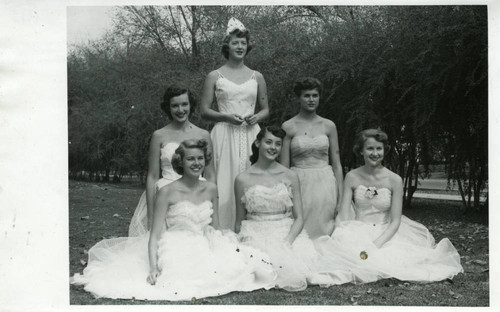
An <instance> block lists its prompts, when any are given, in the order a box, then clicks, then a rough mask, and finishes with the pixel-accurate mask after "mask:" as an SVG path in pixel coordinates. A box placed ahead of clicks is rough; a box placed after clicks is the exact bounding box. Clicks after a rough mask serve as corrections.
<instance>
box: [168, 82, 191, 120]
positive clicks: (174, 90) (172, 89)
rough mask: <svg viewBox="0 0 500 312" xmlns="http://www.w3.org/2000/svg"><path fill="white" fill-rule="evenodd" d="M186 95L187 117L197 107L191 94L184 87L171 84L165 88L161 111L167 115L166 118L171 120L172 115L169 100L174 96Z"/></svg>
mask: <svg viewBox="0 0 500 312" xmlns="http://www.w3.org/2000/svg"><path fill="white" fill-rule="evenodd" d="M185 93H187V95H188V99H189V116H191V115H192V114H193V113H194V111H195V109H196V106H197V100H196V97H195V95H194V94H193V92H192V91H191V90H190V89H189V88H188V87H186V86H183V85H179V84H173V85H170V86H168V87H167V89H166V90H165V93H164V95H163V102H161V104H160V107H161V110H162V111H164V112H165V114H167V116H168V118H169V119H170V120H172V113H171V111H170V100H171V99H172V98H174V97H176V96H179V95H182V94H185Z"/></svg>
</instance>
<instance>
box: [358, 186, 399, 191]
mask: <svg viewBox="0 0 500 312" xmlns="http://www.w3.org/2000/svg"><path fill="white" fill-rule="evenodd" d="M360 186H362V187H364V188H365V189H368V188H370V187H374V188H375V189H376V190H388V191H389V192H391V189H390V188H388V187H385V186H384V187H376V186H366V185H364V184H359V185H358V186H356V188H355V189H356V190H357V189H358V188H359V187H360Z"/></svg>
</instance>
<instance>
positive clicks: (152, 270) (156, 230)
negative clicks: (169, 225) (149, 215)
mask: <svg viewBox="0 0 500 312" xmlns="http://www.w3.org/2000/svg"><path fill="white" fill-rule="evenodd" d="M169 197H170V196H169V194H168V188H167V187H164V188H162V189H160V190H159V191H158V195H157V197H156V202H155V205H154V207H155V209H154V218H153V226H152V227H151V233H150V235H149V243H148V254H149V276H148V278H147V281H148V283H150V284H151V285H154V284H155V283H156V279H157V277H158V275H159V274H160V271H159V269H158V240H159V239H160V235H161V231H162V229H163V224H164V223H165V215H166V213H167V209H168V205H169V202H168V198H169Z"/></svg>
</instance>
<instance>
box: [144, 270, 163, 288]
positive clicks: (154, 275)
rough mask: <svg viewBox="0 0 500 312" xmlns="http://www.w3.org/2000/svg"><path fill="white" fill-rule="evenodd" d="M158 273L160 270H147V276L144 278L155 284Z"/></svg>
mask: <svg viewBox="0 0 500 312" xmlns="http://www.w3.org/2000/svg"><path fill="white" fill-rule="evenodd" d="M159 275H160V271H159V270H158V269H157V268H155V269H153V270H151V271H150V272H149V275H148V278H147V279H146V280H147V282H148V283H149V284H151V285H154V284H156V280H157V279H158V276H159Z"/></svg>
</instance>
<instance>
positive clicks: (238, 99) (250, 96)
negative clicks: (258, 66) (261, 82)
mask: <svg viewBox="0 0 500 312" xmlns="http://www.w3.org/2000/svg"><path fill="white" fill-rule="evenodd" d="M217 73H218V74H219V78H218V79H217V81H216V82H215V97H216V99H217V106H218V108H219V111H220V112H223V113H233V114H239V115H240V116H243V117H245V116H247V115H250V114H253V113H254V111H255V103H256V101H257V87H258V84H257V80H256V78H255V72H254V73H253V74H252V76H251V77H250V78H249V79H248V80H247V81H245V82H244V83H242V84H237V83H234V82H232V81H231V80H229V79H227V78H225V77H224V76H223V75H222V74H221V73H220V72H218V71H217Z"/></svg>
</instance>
